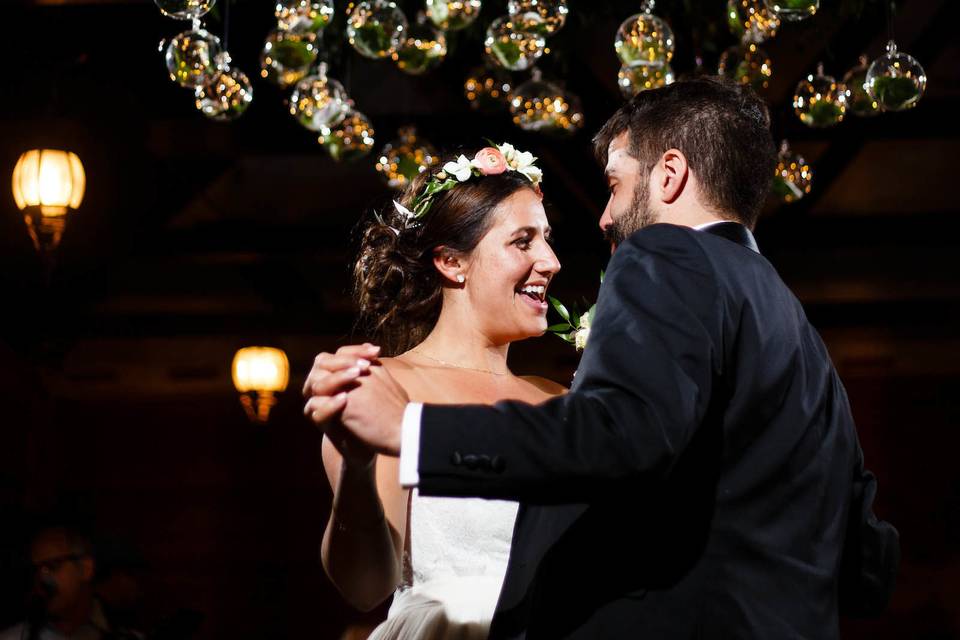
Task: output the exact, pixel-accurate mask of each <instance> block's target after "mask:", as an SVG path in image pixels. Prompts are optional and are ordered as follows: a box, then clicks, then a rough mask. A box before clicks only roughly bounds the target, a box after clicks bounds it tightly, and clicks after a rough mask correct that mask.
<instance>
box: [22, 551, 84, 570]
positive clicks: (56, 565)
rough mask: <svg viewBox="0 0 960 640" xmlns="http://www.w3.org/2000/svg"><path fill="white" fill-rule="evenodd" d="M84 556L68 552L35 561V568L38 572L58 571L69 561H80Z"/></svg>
mask: <svg viewBox="0 0 960 640" xmlns="http://www.w3.org/2000/svg"><path fill="white" fill-rule="evenodd" d="M82 557H83V556H81V555H79V554H76V553H68V554H64V555H62V556H54V557H52V558H47V559H46V560H41V561H40V562H34V563H33V570H34V572H37V573H56V572H57V571H59V570H60V567H62V566H63V565H64V564H66V563H67V562H78V561H79V560H80V558H82Z"/></svg>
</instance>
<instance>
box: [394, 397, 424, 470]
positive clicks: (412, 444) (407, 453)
mask: <svg viewBox="0 0 960 640" xmlns="http://www.w3.org/2000/svg"><path fill="white" fill-rule="evenodd" d="M422 413H423V403H422V402H408V403H407V408H406V409H404V410H403V422H402V423H401V424H400V486H401V487H407V488H409V487H415V486H417V485H418V484H420V470H419V461H420V415H421V414H422Z"/></svg>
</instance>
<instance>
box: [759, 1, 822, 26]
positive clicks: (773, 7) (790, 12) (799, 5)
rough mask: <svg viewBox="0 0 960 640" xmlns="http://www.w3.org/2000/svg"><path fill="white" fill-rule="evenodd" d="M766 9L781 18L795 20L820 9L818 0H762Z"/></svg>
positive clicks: (808, 15) (807, 16)
mask: <svg viewBox="0 0 960 640" xmlns="http://www.w3.org/2000/svg"><path fill="white" fill-rule="evenodd" d="M764 4H765V5H766V7H767V10H768V11H770V12H771V13H772V14H773V15H775V16H777V17H778V18H780V19H781V20H787V21H788V22H797V21H798V20H803V19H805V18H809V17H810V16H812V15H814V14H815V13H817V11H818V10H819V9H820V0H764Z"/></svg>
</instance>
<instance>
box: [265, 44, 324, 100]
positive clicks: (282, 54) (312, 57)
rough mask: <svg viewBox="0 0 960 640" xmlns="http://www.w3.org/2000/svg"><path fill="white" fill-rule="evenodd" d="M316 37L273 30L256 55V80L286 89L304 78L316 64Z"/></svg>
mask: <svg viewBox="0 0 960 640" xmlns="http://www.w3.org/2000/svg"><path fill="white" fill-rule="evenodd" d="M316 40H317V34H315V33H304V34H298V33H294V32H292V31H279V30H274V31H271V32H270V35H268V36H267V39H266V41H265V42H264V44H263V51H261V52H260V77H262V78H266V79H267V80H269V81H270V82H273V83H274V84H276V85H279V86H281V87H289V86H290V85H292V84H293V83H295V82H297V81H298V80H300V79H301V78H303V77H305V76H306V75H307V73H308V72H309V70H310V67H311V66H312V65H313V63H314V62H316V61H317V55H318V53H319V51H318V50H317V45H316Z"/></svg>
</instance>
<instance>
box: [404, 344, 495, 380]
mask: <svg viewBox="0 0 960 640" xmlns="http://www.w3.org/2000/svg"><path fill="white" fill-rule="evenodd" d="M410 351H412V352H413V353H416V354H417V355H421V356H423V357H424V358H427V359H428V360H433V361H434V362H436V363H439V364H442V365H443V366H445V367H452V368H454V369H466V370H467V371H479V372H480V373H489V374H490V375H492V376H509V375H511V374H510V372H509V371H506V372H503V373H500V372H497V371H491V370H490V369H478V368H476V367H467V366H465V365H462V364H456V363H454V362H447V361H446V360H441V359H440V358H434V357H433V356H431V355H427V354H426V353H424V352H423V351H420V350H419V349H417V348H416V347H414V348H413V349H410Z"/></svg>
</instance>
